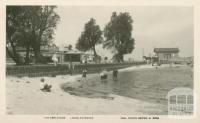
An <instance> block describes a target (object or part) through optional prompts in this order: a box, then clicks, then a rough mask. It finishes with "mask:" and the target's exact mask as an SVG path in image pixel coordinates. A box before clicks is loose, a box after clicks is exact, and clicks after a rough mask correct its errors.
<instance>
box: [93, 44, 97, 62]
mask: <svg viewBox="0 0 200 123" xmlns="http://www.w3.org/2000/svg"><path fill="white" fill-rule="evenodd" d="M93 52H94V62H95V63H96V62H97V52H96V49H95V46H94V47H93Z"/></svg>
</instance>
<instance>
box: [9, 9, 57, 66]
mask: <svg viewBox="0 0 200 123" xmlns="http://www.w3.org/2000/svg"><path fill="white" fill-rule="evenodd" d="M54 9H55V6H7V13H6V14H7V18H6V19H7V21H6V22H7V24H6V34H7V35H6V37H7V44H9V45H7V47H6V49H7V53H8V54H9V55H10V56H11V58H13V60H14V61H15V62H16V63H17V65H20V64H24V63H23V62H21V61H20V60H19V59H20V58H18V56H19V54H18V53H17V52H16V46H20V47H24V48H26V58H25V63H26V64H28V63H29V52H30V49H33V50H34V55H35V61H36V63H41V62H43V61H44V60H43V59H42V58H43V57H42V55H41V53H40V46H41V45H47V44H48V43H49V42H51V40H52V39H53V34H54V29H55V28H56V25H57V22H58V21H59V16H58V15H57V13H56V12H55V11H54Z"/></svg>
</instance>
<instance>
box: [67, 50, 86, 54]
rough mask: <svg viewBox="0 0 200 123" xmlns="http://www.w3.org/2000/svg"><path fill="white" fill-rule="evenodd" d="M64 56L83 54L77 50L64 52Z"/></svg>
mask: <svg viewBox="0 0 200 123" xmlns="http://www.w3.org/2000/svg"><path fill="white" fill-rule="evenodd" d="M64 54H83V52H80V51H77V50H70V51H64Z"/></svg>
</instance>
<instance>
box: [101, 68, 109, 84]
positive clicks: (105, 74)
mask: <svg viewBox="0 0 200 123" xmlns="http://www.w3.org/2000/svg"><path fill="white" fill-rule="evenodd" d="M100 77H101V82H106V81H107V78H108V75H107V71H106V70H103V71H102V72H101V73H100Z"/></svg>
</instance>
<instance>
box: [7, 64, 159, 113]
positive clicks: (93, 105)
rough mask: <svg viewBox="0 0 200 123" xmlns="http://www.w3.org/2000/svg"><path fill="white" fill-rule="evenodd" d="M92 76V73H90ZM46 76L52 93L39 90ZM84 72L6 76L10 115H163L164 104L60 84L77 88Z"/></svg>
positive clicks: (130, 68)
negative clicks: (79, 91)
mask: <svg viewBox="0 0 200 123" xmlns="http://www.w3.org/2000/svg"><path fill="white" fill-rule="evenodd" d="M147 68H148V69H152V68H153V67H152V66H149V65H143V66H139V67H129V68H125V69H122V70H120V71H129V70H137V69H147ZM90 76H93V74H91V75H90ZM41 78H44V79H45V81H47V82H48V83H49V84H51V85H52V91H51V92H42V91H41V90H40V79H41ZM80 78H81V75H74V76H70V75H62V76H56V77H33V78H29V77H22V78H17V77H12V76H7V77H6V105H7V107H6V113H7V114H42V115H55V114H58V115H68V114H73V115H105V114H110V115H111V114H113V115H117V114H120V115H122V114H123V115H127V114H129V115H139V114H143V115H144V114H149V112H150V113H152V112H153V113H154V114H160V113H161V112H162V110H160V109H158V108H156V107H158V106H159V107H160V106H162V105H159V104H155V103H150V102H146V101H142V100H137V99H133V98H128V97H123V96H119V95H114V94H110V95H109V96H110V97H113V99H104V98H87V97H80V96H75V95H70V94H69V93H67V92H65V91H63V90H62V89H61V87H60V85H61V84H63V83H68V84H70V85H71V86H72V87H78V86H79V85H80V82H79V81H78V80H79V79H80Z"/></svg>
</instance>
